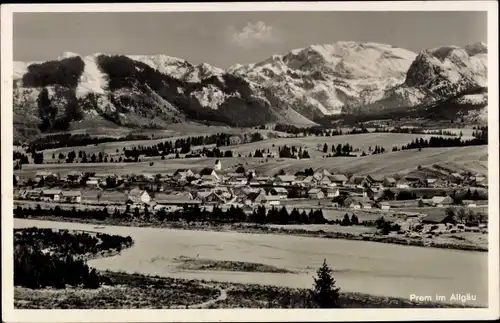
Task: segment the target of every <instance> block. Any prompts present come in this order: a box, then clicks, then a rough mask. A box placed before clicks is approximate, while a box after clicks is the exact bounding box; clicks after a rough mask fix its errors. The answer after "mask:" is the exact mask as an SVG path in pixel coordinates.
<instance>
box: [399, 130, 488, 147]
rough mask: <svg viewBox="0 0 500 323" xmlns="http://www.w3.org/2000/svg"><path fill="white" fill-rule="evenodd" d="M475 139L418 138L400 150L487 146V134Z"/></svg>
mask: <svg viewBox="0 0 500 323" xmlns="http://www.w3.org/2000/svg"><path fill="white" fill-rule="evenodd" d="M481 133H482V135H481V136H480V137H478V138H473V139H461V138H460V137H459V138H443V137H430V138H429V139H423V138H417V139H414V140H412V141H411V142H410V143H409V144H407V145H403V146H402V147H401V149H400V150H408V149H422V148H438V147H465V146H478V145H487V144H488V139H487V138H488V137H487V132H486V135H484V133H483V132H481ZM397 150H398V149H397V147H396V148H394V147H393V151H397Z"/></svg>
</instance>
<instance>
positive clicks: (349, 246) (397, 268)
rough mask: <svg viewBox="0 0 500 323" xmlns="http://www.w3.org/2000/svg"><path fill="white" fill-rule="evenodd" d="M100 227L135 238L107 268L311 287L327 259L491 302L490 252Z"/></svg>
mask: <svg viewBox="0 0 500 323" xmlns="http://www.w3.org/2000/svg"><path fill="white" fill-rule="evenodd" d="M33 225H36V226H39V227H54V228H67V229H80V230H94V231H95V230H96V229H95V228H94V225H85V224H78V223H63V222H47V221H34V220H21V219H16V220H15V227H24V226H33ZM101 230H102V231H103V232H106V233H111V234H121V235H123V234H125V235H130V236H131V237H132V238H133V239H134V241H135V245H134V246H133V247H132V248H129V249H127V250H124V251H123V252H122V253H121V254H120V255H118V256H114V257H109V258H102V259H95V260H91V261H89V266H92V267H95V268H97V269H100V270H113V271H120V270H124V271H126V272H130V273H134V272H137V273H142V274H157V275H161V276H165V277H172V278H185V279H205V280H213V281H219V282H225V281H226V282H232V283H245V284H252V283H254V284H264V285H275V286H282V287H293V288H309V287H310V285H311V276H312V275H313V274H314V271H315V269H317V268H318V267H319V266H320V265H321V263H322V261H323V259H326V260H327V262H328V264H330V265H331V267H332V268H333V270H334V275H335V278H336V280H337V283H338V285H339V286H340V287H341V288H342V289H343V290H344V291H346V292H361V293H367V294H373V295H380V296H392V297H402V298H408V297H409V294H411V293H414V294H419V295H434V294H435V293H440V294H443V293H444V294H451V293H462V294H466V293H473V294H476V295H477V304H486V303H487V290H488V288H487V277H486V275H482V274H480V273H484V272H485V271H486V268H487V253H478V252H464V251H457V250H447V249H436V248H421V247H409V246H399V245H392V244H383V243H372V242H365V241H363V242H361V241H349V240H337V239H320V238H310V237H300V236H290V235H274V234H244V233H236V232H211V231H188V230H169V229H155V228H137V227H113V226H106V227H105V228H104V229H101ZM182 256H184V257H189V258H197V257H199V258H202V259H211V260H213V261H233V262H238V261H240V262H241V261H244V262H251V263H254V264H262V265H268V266H275V267H278V268H286V269H288V270H291V271H294V272H296V273H288V274H284V273H264V272H228V271H189V270H188V271H183V270H179V268H178V263H177V262H175V259H177V258H179V257H182ZM422 259H425V261H423V262H422V261H421V260H422ZM153 260H155V261H153ZM428 263H432V264H433V265H432V266H428V265H427V264H428ZM449 268H457V270H452V271H451V270H449ZM360 277H363V279H360Z"/></svg>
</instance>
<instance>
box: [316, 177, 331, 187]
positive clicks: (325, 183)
mask: <svg viewBox="0 0 500 323" xmlns="http://www.w3.org/2000/svg"><path fill="white" fill-rule="evenodd" d="M319 185H321V186H335V184H333V183H332V180H331V179H330V177H328V176H323V178H322V179H321V180H320V181H319Z"/></svg>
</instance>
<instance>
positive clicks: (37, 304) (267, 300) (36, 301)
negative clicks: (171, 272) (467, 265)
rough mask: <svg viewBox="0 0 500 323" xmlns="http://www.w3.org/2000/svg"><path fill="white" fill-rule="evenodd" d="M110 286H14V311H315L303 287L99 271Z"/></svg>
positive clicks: (353, 296) (372, 302)
mask: <svg viewBox="0 0 500 323" xmlns="http://www.w3.org/2000/svg"><path fill="white" fill-rule="evenodd" d="M100 275H101V276H103V277H106V278H109V280H108V281H109V282H110V283H109V285H103V286H101V287H100V288H98V289H83V288H73V287H72V288H66V289H28V288H24V287H16V288H15V290H14V307H15V308H17V309H69V308H71V309H139V308H140V309H169V308H170V309H175V308H178V309H185V308H316V307H317V305H316V304H315V303H314V301H313V300H312V298H311V297H310V294H309V290H307V289H294V288H284V287H275V286H264V285H253V284H245V285H244V284H234V283H220V282H206V281H199V280H187V279H174V278H162V277H157V276H155V277H153V276H144V275H139V274H126V273H117V272H110V271H104V272H100ZM339 306H340V307H342V308H464V307H470V306H465V305H461V304H439V303H415V302H410V301H409V300H406V299H399V298H390V297H379V296H371V295H366V294H360V293H341V294H340V298H339Z"/></svg>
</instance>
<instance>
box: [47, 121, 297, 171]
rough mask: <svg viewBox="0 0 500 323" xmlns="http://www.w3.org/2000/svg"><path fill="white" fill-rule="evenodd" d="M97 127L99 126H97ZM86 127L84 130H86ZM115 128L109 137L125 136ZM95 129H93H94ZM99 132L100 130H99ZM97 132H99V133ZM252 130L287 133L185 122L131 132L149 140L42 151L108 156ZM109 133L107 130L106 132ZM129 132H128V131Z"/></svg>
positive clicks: (49, 159) (49, 156)
mask: <svg viewBox="0 0 500 323" xmlns="http://www.w3.org/2000/svg"><path fill="white" fill-rule="evenodd" d="M97 129H99V128H97ZM118 129H120V128H118ZM87 130H88V129H86V130H85V131H87ZM116 130H117V129H114V130H113V131H112V132H111V134H112V135H110V136H111V137H114V136H115V137H123V136H126V135H127V134H128V133H123V132H120V131H118V132H117V131H116ZM94 131H95V129H94ZM100 132H101V131H100ZM100 132H99V133H100ZM254 132H259V133H261V134H262V135H263V136H264V138H268V137H276V136H279V137H287V136H289V134H287V133H283V132H277V131H274V130H263V129H251V128H230V127H215V126H213V127H207V126H202V125H195V124H186V125H172V127H170V129H168V130H142V131H140V132H139V131H134V132H131V133H133V134H140V135H148V136H151V135H152V136H154V137H153V138H155V139H150V140H131V141H119V142H106V143H101V144H97V145H87V146H80V147H61V148H54V149H46V150H44V151H43V153H44V160H45V161H46V162H52V161H54V162H57V158H58V155H59V153H63V154H64V155H66V154H67V153H68V152H70V151H72V150H75V152H77V151H79V150H81V151H85V152H86V153H87V154H92V153H95V154H99V153H103V154H108V155H109V156H110V157H114V156H116V155H117V152H116V150H117V149H118V150H119V154H122V153H123V151H122V149H123V148H124V147H126V148H129V149H130V148H132V147H134V146H139V145H142V146H153V145H156V144H158V143H160V142H165V141H175V140H177V139H184V138H188V137H198V136H208V135H212V134H216V133H227V134H233V135H240V134H243V133H247V134H250V133H254ZM71 133H73V134H76V133H83V134H85V133H86V132H84V131H72V132H71ZM104 133H105V132H104ZM108 133H109V132H108ZM129 133H130V132H129ZM90 134H91V135H92V136H93V137H100V136H101V137H102V136H103V135H95V134H94V133H93V132H91V133H90ZM198 148H200V147H198V146H195V147H193V149H198ZM54 154H55V157H56V159H55V160H52V155H54Z"/></svg>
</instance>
